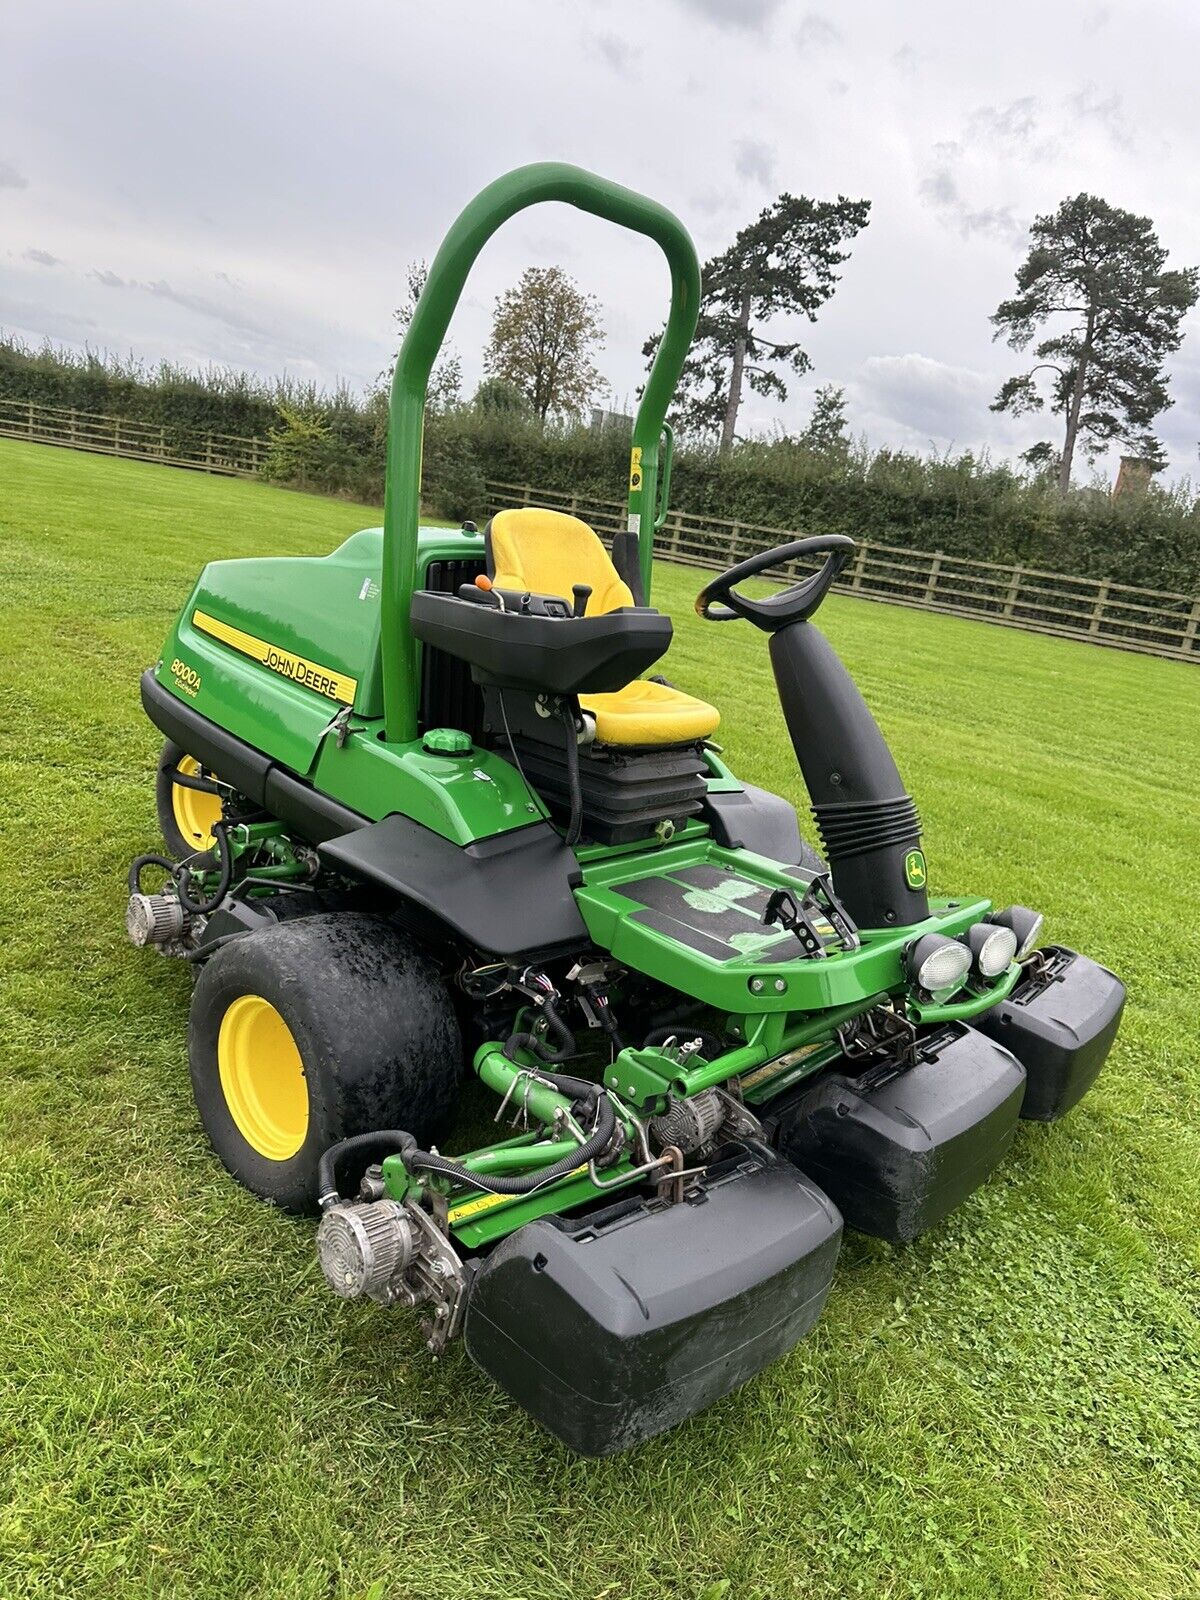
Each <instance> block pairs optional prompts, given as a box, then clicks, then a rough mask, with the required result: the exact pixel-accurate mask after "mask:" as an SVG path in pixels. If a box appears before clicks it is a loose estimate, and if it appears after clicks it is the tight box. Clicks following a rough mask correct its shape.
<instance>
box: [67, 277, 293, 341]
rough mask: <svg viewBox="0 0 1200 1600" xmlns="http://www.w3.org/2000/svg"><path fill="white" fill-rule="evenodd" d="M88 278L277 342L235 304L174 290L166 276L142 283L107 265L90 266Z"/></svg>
mask: <svg viewBox="0 0 1200 1600" xmlns="http://www.w3.org/2000/svg"><path fill="white" fill-rule="evenodd" d="M88 277H89V278H94V279H95V281H96V282H97V283H100V284H103V285H104V287H105V288H106V289H122V290H133V291H135V292H137V293H139V294H145V295H150V296H151V297H152V298H153V299H155V300H169V301H170V302H171V304H172V305H177V306H180V307H182V309H183V310H185V311H191V312H192V313H194V315H196V316H198V317H208V318H211V320H212V321H214V322H219V323H220V324H221V325H222V326H223V327H225V328H228V329H230V330H231V331H232V332H233V333H237V334H246V335H250V336H251V337H252V338H255V339H266V340H268V341H269V342H270V343H272V344H275V343H277V342H279V336H278V334H277V333H276V332H275V331H274V330H272V329H270V328H268V327H266V326H264V324H263V323H261V322H259V321H257V320H256V319H255V318H253V317H249V316H247V315H246V314H245V313H244V312H242V311H240V310H238V309H237V308H236V307H234V306H229V305H222V304H221V303H220V302H219V301H216V300H210V299H208V298H207V296H205V295H200V294H193V293H191V291H190V290H187V289H176V288H175V287H174V285H172V284H171V283H169V282H168V281H167V280H166V279H165V278H156V279H155V280H154V281H153V282H151V283H145V282H142V281H141V280H139V279H137V278H122V277H120V276H119V275H118V274H117V273H115V272H110V271H109V270H108V269H107V268H93V270H92V271H91V272H89V273H88Z"/></svg>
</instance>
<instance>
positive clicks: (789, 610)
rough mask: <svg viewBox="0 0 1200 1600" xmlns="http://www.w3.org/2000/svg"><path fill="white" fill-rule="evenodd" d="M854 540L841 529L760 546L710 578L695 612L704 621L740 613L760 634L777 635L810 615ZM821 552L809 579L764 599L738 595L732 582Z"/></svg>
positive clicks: (731, 619)
mask: <svg viewBox="0 0 1200 1600" xmlns="http://www.w3.org/2000/svg"><path fill="white" fill-rule="evenodd" d="M853 549H854V540H853V539H848V538H847V537H846V535H845V534H844V533H828V534H823V535H818V536H817V537H816V538H812V539H794V540H793V541H792V543H791V544H780V545H776V547H775V548H774V550H763V551H760V553H759V554H758V555H756V556H751V557H750V558H749V560H747V561H739V562H738V564H737V566H736V567H730V569H729V571H728V572H723V573H722V574H721V576H720V577H719V578H714V579H713V581H712V582H711V583H710V584H707V585H706V586H705V587H704V588H703V589H701V591H700V593H699V594H698V595H697V596H696V610H697V612H698V613H699V615H700V616H702V617H703V618H704V619H705V620H706V621H707V622H734V621H736V620H737V619H738V618H739V617H744V618H745V619H746V621H747V622H752V623H753V624H754V626H755V627H756V628H762V630H763V631H764V632H765V633H777V632H778V631H779V629H780V628H787V627H790V625H791V624H792V623H793V622H807V621H808V619H809V617H811V616H812V614H813V612H814V611H815V610H816V609H817V607H818V606H819V605H820V604H821V601H822V600H824V598H825V596H826V595H827V594H828V593H829V589H830V586H831V585H832V583H833V581H834V579H835V578H836V577H837V575H838V573H839V572H841V570H842V568H843V567H844V566H845V565H846V563H847V561H849V559H850V552H851V551H852V550H853ZM822 552H824V553H825V555H826V561H825V565H824V566H823V567H822V568H821V570H820V572H814V573H813V575H812V577H811V578H805V579H803V580H802V581H801V582H800V583H795V584H793V585H792V587H791V588H790V589H784V590H783V592H782V593H781V594H773V595H770V596H769V597H768V598H767V599H766V600H747V598H746V596H745V595H744V594H738V592H737V590H736V589H735V587H734V585H735V584H739V583H742V582H744V581H745V579H747V578H757V577H758V575H759V573H760V572H765V571H766V570H767V569H768V567H781V566H783V565H785V563H787V562H788V561H794V560H796V558H797V557H799V556H814V555H819V554H821V553H822Z"/></svg>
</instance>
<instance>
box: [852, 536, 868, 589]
mask: <svg viewBox="0 0 1200 1600" xmlns="http://www.w3.org/2000/svg"><path fill="white" fill-rule="evenodd" d="M866 565H867V547H866V545H865V544H860V545H859V547H858V549H857V550H856V551H855V552H854V567H853V569H852V571H851V573H850V587H851V588H852V589H861V588H862V585H863V573H864V570H865V568H866Z"/></svg>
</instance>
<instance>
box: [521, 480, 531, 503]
mask: <svg viewBox="0 0 1200 1600" xmlns="http://www.w3.org/2000/svg"><path fill="white" fill-rule="evenodd" d="M529 495H530V485H529V484H527V483H523V484H522V485H521V504H522V505H524V506H528V505H532V504H533V501H532V500H531V499H530V498H529Z"/></svg>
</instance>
